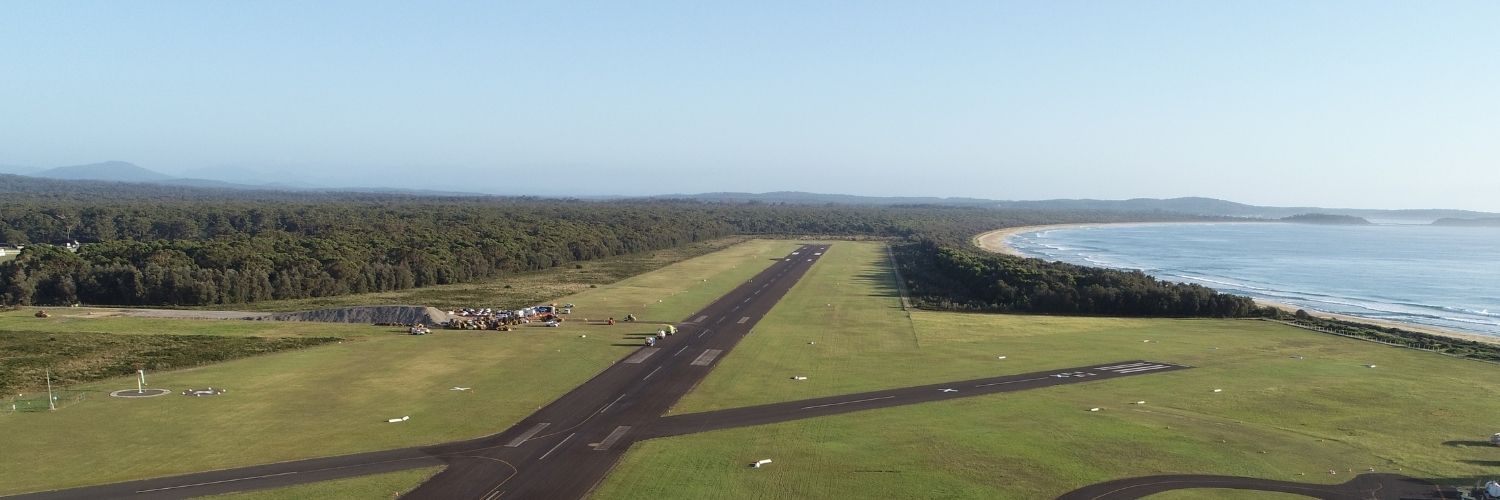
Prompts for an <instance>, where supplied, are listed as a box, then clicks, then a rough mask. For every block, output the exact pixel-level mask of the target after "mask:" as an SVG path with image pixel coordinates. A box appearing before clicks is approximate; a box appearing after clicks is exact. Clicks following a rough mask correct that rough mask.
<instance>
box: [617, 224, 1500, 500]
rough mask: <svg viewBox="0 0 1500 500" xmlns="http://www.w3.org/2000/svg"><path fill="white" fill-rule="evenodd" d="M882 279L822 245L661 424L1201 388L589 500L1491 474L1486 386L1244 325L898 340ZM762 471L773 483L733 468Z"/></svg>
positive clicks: (782, 435) (911, 420) (704, 463)
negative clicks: (861, 395) (744, 409)
mask: <svg viewBox="0 0 1500 500" xmlns="http://www.w3.org/2000/svg"><path fill="white" fill-rule="evenodd" d="M887 274H888V267H887V265H886V264H885V260H884V259H882V258H880V256H879V251H878V247H877V248H863V247H861V244H856V243H839V244H837V245H835V246H834V247H833V248H832V249H831V250H830V251H829V252H828V254H827V255H826V256H825V257H824V258H823V260H822V261H820V262H819V263H818V265H817V267H815V268H814V272H812V273H810V274H809V275H808V277H807V278H806V279H805V280H804V281H803V282H802V283H799V284H798V285H797V287H796V288H795V289H793V291H792V292H791V295H789V296H788V299H787V300H784V301H782V303H781V304H780V305H778V306H777V308H776V309H775V310H773V311H772V312H771V314H769V315H768V316H767V317H766V318H765V319H764V320H762V322H761V323H760V324H759V325H758V326H757V327H756V333H755V334H754V335H750V336H748V337H747V338H746V339H745V341H744V342H743V343H742V344H741V345H740V347H737V348H736V350H735V352H734V353H733V354H732V355H731V356H729V357H728V358H726V359H725V360H724V361H723V362H722V363H723V365H722V366H720V367H718V368H716V369H715V370H714V372H713V373H712V374H711V375H710V376H709V377H708V379H706V380H705V381H704V382H703V384H702V385H700V388H699V389H698V390H695V391H694V392H693V393H692V394H690V395H689V396H688V398H686V399H685V400H684V401H683V402H682V403H681V405H679V408H677V409H675V410H674V411H675V412H678V413H682V412H687V411H699V410H705V409H713V408H725V407H735V406H743V405H750V404H756V403H766V402H773V401H785V400H793V399H801V398H806V397H815V396H821V395H830V394H840V393H849V392H856V391H864V390H873V389H879V388H888V387H900V386H910V385H918V384H924V383H936V382H941V381H949V380H962V379H967V378H978V377H986V376H995V375H1004V374H1012V373H1023V372H1030V371H1042V370H1047V369H1052V368H1064V367H1072V366H1080V365H1087V364H1092V363H1104V362H1110V361H1117V360H1129V359H1149V360H1157V361H1167V362H1173V363H1180V364H1186V365H1191V366H1195V367H1196V368H1194V369H1192V370H1184V371H1177V372H1171V373H1163V374H1159V375H1144V376H1139V377H1131V378H1126V379H1116V380H1108V381H1102V382H1094V383H1084V384H1077V385H1069V386H1062V387H1054V388H1048V389H1040V390H1035V391H1026V392H1018V393H1012V394H1001V395H992V396H983V397H976V398H968V399H962V400H953V401H947V402H941V403H928V404H922V405H913V406H905V407H896V408H890V409H883V410H875V411H867V412H860V413H854V414H847V415H841V416H834V417H826V418H818V419H810V420H803V421H794V422H786V423H781V424H775V425H767V426H759V427H751V428H741V429H731V430H725V431H717V432H711V433H704V434H698V435H690V436H681V437H676V438H669V439H659V440H651V441H646V442H642V443H638V444H637V445H636V446H635V447H633V448H632V449H631V451H630V452H629V453H628V454H627V456H626V458H625V460H624V461H623V462H622V463H621V464H620V465H619V466H618V467H617V468H616V469H615V472H614V473H613V474H611V475H610V477H609V478H607V479H606V481H605V483H604V484H603V485H601V488H600V490H599V491H598V492H597V494H596V498H603V499H611V498H647V497H653V498H656V497H660V498H731V497H735V496H738V495H739V493H741V492H747V491H750V492H756V495H757V496H758V497H760V498H827V497H842V498H931V497H943V498H1020V499H1030V498H1053V497H1055V496H1056V495H1058V494H1061V493H1063V492H1066V491H1068V490H1071V489H1073V488H1077V487H1080V486H1084V485H1087V484H1092V483H1095V482H1099V481H1106V480H1110V479H1117V478H1121V477H1130V476H1139V475H1150V474H1165V473H1206V474H1232V475H1246V476H1256V477H1267V478H1274V479H1284V480H1294V481H1308V482H1325V483H1337V482H1343V481H1345V480H1347V479H1348V478H1349V474H1350V473H1351V471H1352V472H1360V471H1363V470H1365V469H1367V468H1369V467H1374V468H1376V469H1377V470H1378V471H1386V472H1394V471H1398V470H1399V471H1400V472H1401V473H1404V474H1408V475H1413V476H1418V477H1428V478H1470V477H1474V476H1479V475H1483V474H1490V475H1493V474H1494V473H1495V472H1496V469H1495V464H1496V463H1500V449H1497V448H1494V447H1490V446H1484V445H1483V443H1482V441H1483V440H1484V439H1485V438H1486V437H1487V436H1489V435H1490V434H1491V433H1493V432H1494V429H1492V425H1491V424H1490V423H1488V422H1486V421H1485V420H1484V417H1485V416H1487V415H1494V414H1496V412H1497V411H1500V404H1497V403H1496V401H1500V386H1497V384H1495V383H1494V381H1496V380H1500V367H1496V366H1494V365H1488V364H1483V363H1475V362H1470V361H1463V360H1456V359H1453V358H1449V357H1444V356H1441V355H1437V354H1433V353H1427V352H1420V351H1414V350H1409V349H1401V348H1394V347H1387V346H1381V345H1377V344H1372V343H1368V342H1362V341H1357V340H1352V339H1345V338H1339V337H1334V336H1329V335H1323V334H1318V333H1313V332H1307V331H1304V330H1300V329H1296V328H1291V327H1287V326H1284V325H1279V324H1274V323H1270V322H1264V321H1254V320H1171V319H1112V318H1062V317H1045V316H1020V315H989V314H959V313H934V312H920V311H919V312H913V313H912V315H911V319H910V320H909V321H908V320H906V318H905V316H904V315H903V314H902V313H901V312H900V310H899V308H896V306H895V303H896V300H897V299H896V298H894V297H892V295H894V294H892V293H890V292H889V291H888V290H887V289H886V288H887V285H886V283H887V282H888V278H885V277H883V276H886V275H887ZM830 304H831V305H830ZM1146 340H1150V342H1144V341H1146ZM809 342H816V343H815V344H809ZM998 356H1006V359H1004V360H1001V359H998V358H997V357H998ZM1369 365H1375V367H1374V368H1370V367H1368V366H1369ZM791 374H797V375H806V376H808V377H809V378H808V380H805V381H792V380H790V379H789V375H791ZM1214 389H1221V390H1222V392H1214V391H1213V390H1214ZM1136 401H1146V402H1147V403H1146V404H1144V405H1136V404H1132V403H1134V402H1136ZM1094 407H1099V408H1102V411H1100V412H1089V411H1087V410H1088V409H1089V408H1094ZM761 458H771V459H773V460H775V462H774V464H773V465H772V466H770V467H767V468H763V469H749V468H746V467H745V464H746V463H749V462H751V461H754V460H757V459H761ZM1330 469H1334V470H1336V471H1337V472H1338V474H1337V475H1330V474H1328V471H1329V470H1330ZM1458 482H1461V483H1471V482H1472V481H1468V480H1467V479H1463V480H1460V481H1458ZM1174 495H1176V496H1170V495H1169V496H1166V497H1164V498H1203V497H1204V496H1203V495H1204V492H1203V491H1197V492H1188V493H1176V494H1174ZM1244 495H1246V496H1242V497H1243V498H1262V497H1261V496H1256V495H1257V494H1249V493H1247V494H1244ZM1270 498H1274V497H1270Z"/></svg>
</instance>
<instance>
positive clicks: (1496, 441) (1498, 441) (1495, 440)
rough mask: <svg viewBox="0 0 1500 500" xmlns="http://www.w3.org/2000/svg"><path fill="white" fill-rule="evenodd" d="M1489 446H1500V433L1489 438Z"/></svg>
mask: <svg viewBox="0 0 1500 500" xmlns="http://www.w3.org/2000/svg"><path fill="white" fill-rule="evenodd" d="M1490 444H1493V445H1495V446H1500V432H1496V433H1495V435H1493V436H1490Z"/></svg>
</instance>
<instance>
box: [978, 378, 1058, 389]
mask: <svg viewBox="0 0 1500 500" xmlns="http://www.w3.org/2000/svg"><path fill="white" fill-rule="evenodd" d="M1038 380H1047V377H1037V378H1028V379H1023V380H1009V381H1005V382H990V383H988V384H979V385H976V386H974V387H989V386H992V385H1005V384H1019V383H1021V382H1035V381H1038Z"/></svg>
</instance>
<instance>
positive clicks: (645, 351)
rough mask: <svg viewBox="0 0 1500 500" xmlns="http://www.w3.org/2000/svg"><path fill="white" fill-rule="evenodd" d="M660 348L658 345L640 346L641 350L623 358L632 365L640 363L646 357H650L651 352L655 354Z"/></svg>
mask: <svg viewBox="0 0 1500 500" xmlns="http://www.w3.org/2000/svg"><path fill="white" fill-rule="evenodd" d="M660 350H661V348H659V347H642V348H641V350H639V351H636V352H635V354H631V355H630V357H628V358H625V362H626V363H628V364H632V365H638V364H641V362H642V361H645V360H646V358H649V357H651V355H652V354H656V351H660Z"/></svg>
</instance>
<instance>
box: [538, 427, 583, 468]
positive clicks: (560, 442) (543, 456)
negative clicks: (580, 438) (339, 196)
mask: <svg viewBox="0 0 1500 500" xmlns="http://www.w3.org/2000/svg"><path fill="white" fill-rule="evenodd" d="M576 435H578V433H577V432H575V433H572V434H568V437H565V438H563V440H562V441H558V442H557V444H556V445H555V446H553V447H552V449H550V450H547V452H546V453H543V454H542V456H541V457H539V458H537V459H536V460H537V461H538V462H540V461H543V460H546V459H547V457H549V456H551V455H552V452H554V451H557V449H558V448H562V445H563V444H564V443H567V442H568V440H569V439H573V436H576Z"/></svg>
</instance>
